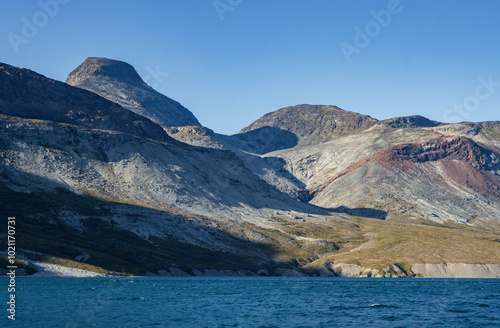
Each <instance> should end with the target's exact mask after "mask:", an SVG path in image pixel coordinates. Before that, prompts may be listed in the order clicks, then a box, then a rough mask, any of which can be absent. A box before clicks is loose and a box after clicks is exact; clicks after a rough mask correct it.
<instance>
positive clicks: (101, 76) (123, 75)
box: [66, 57, 200, 129]
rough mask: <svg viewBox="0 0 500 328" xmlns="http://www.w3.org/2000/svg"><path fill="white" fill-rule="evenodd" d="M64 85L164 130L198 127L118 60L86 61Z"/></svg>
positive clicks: (193, 119) (188, 114) (185, 112)
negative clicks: (92, 95) (174, 127)
mask: <svg viewBox="0 0 500 328" xmlns="http://www.w3.org/2000/svg"><path fill="white" fill-rule="evenodd" d="M66 83H67V84H69V85H71V86H75V87H78V88H81V89H85V90H88V91H91V92H93V93H96V94H98V95H99V96H101V97H104V98H106V99H108V100H111V101H112V102H115V103H117V104H119V105H120V106H122V107H124V108H126V109H128V110H131V111H132V112H134V113H136V114H139V115H141V116H144V117H146V118H149V119H150V120H151V121H153V122H154V123H156V124H158V125H160V126H161V127H163V128H164V129H168V128H169V127H172V126H193V125H196V126H198V125H200V122H198V120H197V119H196V117H195V116H194V115H193V114H192V113H191V112H190V111H189V110H188V109H187V108H185V107H184V106H182V105H181V104H180V103H178V102H177V101H175V100H173V99H170V98H168V97H167V96H165V95H162V94H161V93H159V92H157V91H156V90H154V89H153V88H151V87H150V86H148V85H147V84H146V83H145V82H144V81H143V80H142V78H141V77H140V76H139V74H138V73H137V71H136V70H135V69H134V67H132V65H130V64H127V63H125V62H122V61H119V60H113V59H108V58H100V57H89V58H87V59H86V60H85V61H84V62H83V63H82V64H81V65H80V66H78V67H77V68H76V69H75V70H74V71H73V72H71V73H70V74H69V76H68V78H67V79H66Z"/></svg>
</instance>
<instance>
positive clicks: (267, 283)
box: [0, 278, 500, 328]
mask: <svg viewBox="0 0 500 328" xmlns="http://www.w3.org/2000/svg"><path fill="white" fill-rule="evenodd" d="M0 283H2V284H3V285H4V286H3V287H1V288H2V289H4V290H5V293H3V292H2V295H4V296H2V297H3V299H4V300H5V301H6V300H7V297H6V295H7V292H6V290H7V288H6V285H7V280H6V279H0ZM17 285H18V290H17V303H16V304H17V312H16V322H15V324H13V323H12V322H11V321H10V320H8V319H7V311H6V310H5V309H6V306H5V305H4V306H3V309H2V318H0V326H1V327H419V328H421V327H454V328H455V327H500V280H498V279H490V280H486V279H485V280H474V279H352V278H351V279H344V278H107V279H101V278H83V279H82V278H18V279H17ZM3 304H6V303H3Z"/></svg>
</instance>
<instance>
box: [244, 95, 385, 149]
mask: <svg viewBox="0 0 500 328" xmlns="http://www.w3.org/2000/svg"><path fill="white" fill-rule="evenodd" d="M377 122H378V121H377V120H376V119H373V118H371V117H370V116H367V115H361V114H358V113H354V112H350V111H347V110H343V109H341V108H339V107H337V106H329V105H307V104H302V105H296V106H289V107H285V108H281V109H278V110H276V111H274V112H271V113H268V114H266V115H264V116H262V117H261V118H260V119H258V120H257V121H255V122H253V123H252V124H251V125H249V126H247V127H246V128H244V129H243V130H241V131H240V133H247V132H250V131H252V130H256V129H259V128H263V127H272V128H276V129H279V130H283V131H288V132H291V133H293V134H294V135H296V136H297V137H298V139H299V144H302V145H310V144H317V143H321V142H326V141H329V140H331V139H334V138H337V137H341V136H344V135H348V134H352V133H355V132H359V131H362V130H365V129H368V128H369V127H371V126H373V125H375V124H376V123H377Z"/></svg>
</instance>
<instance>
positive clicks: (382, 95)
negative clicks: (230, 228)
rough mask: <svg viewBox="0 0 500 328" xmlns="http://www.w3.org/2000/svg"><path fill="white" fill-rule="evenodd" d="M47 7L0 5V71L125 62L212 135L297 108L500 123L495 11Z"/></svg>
mask: <svg viewBox="0 0 500 328" xmlns="http://www.w3.org/2000/svg"><path fill="white" fill-rule="evenodd" d="M54 1H57V0H41V3H48V4H51V3H52V5H49V6H48V7H47V6H42V5H41V4H40V3H39V2H38V1H2V3H1V5H0V9H1V10H0V36H1V38H0V40H1V41H0V51H1V52H0V61H2V62H6V63H8V64H11V65H15V66H19V67H26V68H30V69H32V70H34V71H37V72H39V73H41V74H43V75H45V76H48V77H50V78H53V79H56V80H61V81H64V80H65V79H66V77H67V75H68V73H69V72H71V71H72V70H73V69H74V68H76V67H77V66H78V65H79V64H80V63H81V62H82V61H83V60H85V58H87V57H90V56H99V57H108V58H113V59H119V60H123V61H126V62H128V63H130V64H132V65H133V66H134V67H135V68H136V70H137V71H138V73H139V74H140V75H141V76H142V77H143V78H146V79H148V82H149V84H150V85H154V87H155V88H156V89H157V90H158V91H160V92H161V93H163V94H165V95H167V96H169V97H171V98H173V99H175V100H177V101H179V102H181V103H182V104H183V105H184V106H186V107H187V108H189V109H190V110H191V111H192V112H193V113H194V114H195V115H196V117H197V118H198V119H199V120H200V122H201V123H202V124H203V125H205V126H208V127H209V128H212V129H214V130H215V131H216V132H220V133H234V132H237V131H239V130H240V129H241V128H243V127H245V126H247V125H248V124H250V123H251V122H253V121H254V120H256V119H258V118H259V117H261V116H262V115H263V114H265V113H267V112H271V111H273V110H276V109H278V108H281V107H285V106H290V105H296V104H303V103H307V104H327V105H337V106H339V107H341V108H343V109H346V110H351V111H355V112H359V113H363V114H367V115H370V116H372V117H375V118H378V119H386V118H390V117H396V116H404V115H412V114H420V115H423V116H426V117H429V118H431V119H434V120H438V121H465V120H467V121H485V120H500V115H499V109H500V42H499V39H498V32H499V31H500V19H498V15H499V14H500V1H496V0H484V1H480V2H479V1H473V0H470V1H460V0H454V1H451V0H447V1H430V0H413V1H411V0H400V1H399V4H398V1H394V0H391V1H387V0H383V1H354V0H349V1H348V0H345V1H340V0H314V1H312V0H272V1H271V0H242V1H241V0H218V2H215V5H217V8H216V6H215V5H214V1H213V0H189V1H187V0H163V1H160V0H158V1H126V0H123V1H97V0H86V1H82V0H71V1H68V0H64V1H63V0H59V1H60V2H67V3H65V4H60V5H59V6H58V7H59V8H55V7H54V6H53V3H54ZM43 7H45V9H44V8H43ZM381 10H384V11H383V12H381ZM372 11H373V12H376V13H379V14H377V15H378V16H379V17H378V19H379V21H377V20H376V19H375V17H374V16H373V15H372V13H371V12H372ZM387 13H389V14H390V17H389V16H388V15H387ZM377 15H375V16H377ZM221 18H222V20H221ZM26 22H28V23H26ZM35 23H36V24H37V25H38V26H39V27H37V26H36V25H34V27H35V28H37V29H38V30H35V31H33V29H31V30H30V29H29V28H28V27H26V26H25V25H30V24H35ZM23 27H24V28H23ZM356 28H357V29H356ZM359 31H362V33H363V34H366V36H363V35H361V34H360V33H359ZM356 37H357V38H356ZM367 38H368V41H367ZM13 45H14V46H13ZM354 47H356V48H354ZM15 48H17V52H16V51H15ZM346 49H347V50H346ZM353 49H354V50H353ZM345 53H347V55H346V54H345ZM347 59H349V60H350V62H348V60H347ZM148 68H149V70H152V71H155V70H156V69H157V68H159V69H160V72H162V75H161V76H160V79H158V80H155V79H154V78H151V77H148V75H151V74H150V73H149V70H148ZM167 73H168V75H167ZM488 80H491V81H489V82H488ZM497 81H498V82H497ZM454 106H457V107H456V108H455V107H454Z"/></svg>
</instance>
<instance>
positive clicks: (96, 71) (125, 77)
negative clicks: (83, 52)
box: [66, 57, 145, 86]
mask: <svg viewBox="0 0 500 328" xmlns="http://www.w3.org/2000/svg"><path fill="white" fill-rule="evenodd" d="M89 78H100V79H110V80H119V81H124V82H128V83H130V84H133V85H140V86H143V85H145V83H144V81H143V80H142V79H141V77H140V76H139V74H138V73H137V71H136V70H135V69H134V67H133V66H132V65H130V64H127V63H125V62H123V61H119V60H114V59H108V58H104V57H89V58H87V59H86V60H85V61H84V62H83V63H82V64H81V65H80V66H78V67H77V68H76V69H75V70H73V71H72V72H71V73H70V74H69V76H68V79H67V80H66V83H68V84H70V85H78V84H81V83H83V82H84V81H86V80H87V79H89Z"/></svg>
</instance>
